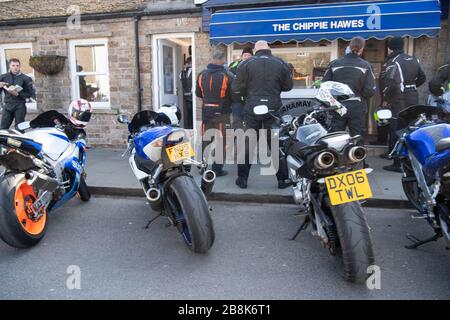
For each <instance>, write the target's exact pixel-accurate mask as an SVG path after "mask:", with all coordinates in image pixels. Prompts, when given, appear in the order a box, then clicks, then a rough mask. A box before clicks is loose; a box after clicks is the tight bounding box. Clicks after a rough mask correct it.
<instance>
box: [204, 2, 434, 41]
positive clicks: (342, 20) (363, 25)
mask: <svg viewBox="0 0 450 320" xmlns="http://www.w3.org/2000/svg"><path fill="white" fill-rule="evenodd" d="M440 18H441V9H440V4H439V0H410V1H404V0H394V1H364V2H349V3H335V4H316V5H297V6H292V5H291V6H278V7H264V8H254V9H240V10H218V11H216V12H215V13H213V14H212V16H211V24H210V37H211V42H212V43H214V44H218V43H224V44H230V43H233V42H238V43H245V42H255V41H257V40H267V41H268V42H275V41H282V42H288V41H292V40H296V41H305V40H312V41H320V40H322V39H326V40H336V39H346V40H348V39H351V38H352V37H354V36H356V35H359V36H362V37H364V38H366V39H368V38H377V39H385V38H387V37H391V36H412V37H420V36H422V35H427V36H430V37H434V36H437V34H438V33H439V30H440V27H441V19H440Z"/></svg>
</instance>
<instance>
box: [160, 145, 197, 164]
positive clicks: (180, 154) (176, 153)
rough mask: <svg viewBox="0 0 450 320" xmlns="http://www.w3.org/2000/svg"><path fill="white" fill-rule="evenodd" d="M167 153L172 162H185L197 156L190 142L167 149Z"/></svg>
mask: <svg viewBox="0 0 450 320" xmlns="http://www.w3.org/2000/svg"><path fill="white" fill-rule="evenodd" d="M166 152H167V155H168V156H169V160H170V161H171V162H178V161H183V160H185V159H189V158H191V157H193V156H195V152H194V149H193V148H192V146H191V144H190V143H189V142H186V143H182V144H177V145H176V146H173V147H170V148H167V149H166Z"/></svg>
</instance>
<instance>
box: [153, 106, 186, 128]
mask: <svg viewBox="0 0 450 320" xmlns="http://www.w3.org/2000/svg"><path fill="white" fill-rule="evenodd" d="M158 111H159V115H160V117H161V118H163V119H161V121H162V122H165V123H167V124H170V125H172V126H176V125H178V124H179V123H180V119H181V113H180V110H179V109H178V107H177V106H175V105H164V106H162V107H161V108H159V110H158Z"/></svg>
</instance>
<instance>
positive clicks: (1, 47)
mask: <svg viewBox="0 0 450 320" xmlns="http://www.w3.org/2000/svg"><path fill="white" fill-rule="evenodd" d="M8 49H30V57H32V56H33V44H32V43H31V42H23V43H6V44H0V74H4V73H6V72H8V66H7V65H6V54H5V50H8ZM32 70H33V71H32V73H31V74H26V75H28V76H29V77H31V78H32V79H33V82H34V80H35V71H34V69H33V68H32ZM26 106H27V110H28V111H35V110H37V101H36V100H34V102H27V103H26Z"/></svg>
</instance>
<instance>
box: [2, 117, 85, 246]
mask: <svg viewBox="0 0 450 320" xmlns="http://www.w3.org/2000/svg"><path fill="white" fill-rule="evenodd" d="M85 137H86V133H85V132H84V130H82V129H77V128H76V127H75V126H74V125H73V124H72V122H70V121H69V119H67V118H66V117H65V116H64V115H62V114H61V113H59V112H57V111H54V110H52V111H47V112H44V113H42V114H40V115H39V116H37V117H36V118H35V119H34V120H32V121H30V122H24V123H21V124H19V125H18V130H0V148H1V149H0V150H1V151H0V165H1V166H3V167H4V169H5V170H4V172H3V173H2V174H1V176H0V238H1V239H3V241H5V242H6V243H7V244H9V245H11V246H13V247H16V248H27V247H31V246H33V245H35V244H37V243H38V242H39V241H40V240H41V239H42V238H43V237H44V235H45V232H46V229H47V215H48V213H49V212H50V211H53V210H55V209H56V208H58V207H60V206H62V205H63V204H64V203H66V202H67V201H68V200H70V199H71V198H73V197H74V196H75V195H77V194H78V196H79V197H80V199H81V200H82V201H88V200H89V198H90V193H89V190H88V187H87V185H86V182H85V177H86V173H85V170H84V168H85V160H86V141H85Z"/></svg>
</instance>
